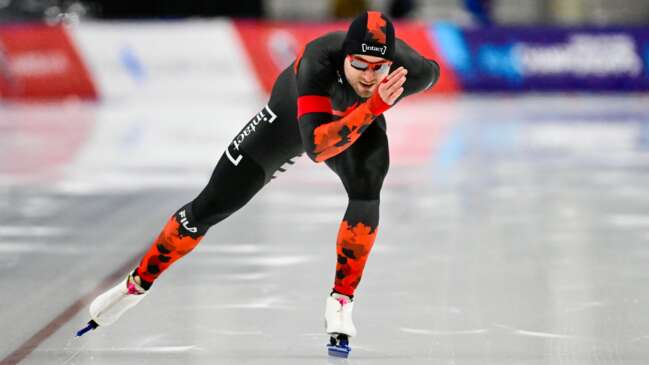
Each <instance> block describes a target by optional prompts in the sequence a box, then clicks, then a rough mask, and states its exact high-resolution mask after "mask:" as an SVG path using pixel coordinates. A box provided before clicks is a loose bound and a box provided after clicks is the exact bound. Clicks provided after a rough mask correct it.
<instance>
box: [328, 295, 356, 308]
mask: <svg viewBox="0 0 649 365" xmlns="http://www.w3.org/2000/svg"><path fill="white" fill-rule="evenodd" d="M332 296H333V297H334V299H336V300H337V301H338V303H340V305H341V306H343V305H345V304H348V303H351V300H349V297H348V296H346V295H342V294H334V295H332Z"/></svg>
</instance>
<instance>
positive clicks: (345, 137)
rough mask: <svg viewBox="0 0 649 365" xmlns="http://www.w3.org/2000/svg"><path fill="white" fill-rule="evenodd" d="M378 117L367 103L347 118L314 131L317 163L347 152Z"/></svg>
mask: <svg viewBox="0 0 649 365" xmlns="http://www.w3.org/2000/svg"><path fill="white" fill-rule="evenodd" d="M375 117H376V116H375V115H374V114H372V112H371V111H370V109H369V106H368V105H367V103H363V104H361V105H359V106H358V107H357V108H356V109H354V110H353V111H351V112H350V113H349V114H348V115H347V116H346V117H344V118H342V119H340V120H337V121H334V122H331V123H326V124H323V125H321V126H319V127H317V128H316V129H315V130H314V131H313V144H314V146H315V148H314V151H313V152H314V153H315V155H316V158H315V160H316V162H322V161H325V160H328V159H329V158H331V157H333V156H336V155H337V154H339V153H341V152H343V151H344V150H346V149H347V148H348V147H349V146H350V145H351V144H353V143H354V142H355V141H356V140H357V139H358V138H359V137H360V136H361V134H362V133H363V131H364V130H365V128H367V126H369V125H370V124H371V123H372V121H373V120H374V118H375Z"/></svg>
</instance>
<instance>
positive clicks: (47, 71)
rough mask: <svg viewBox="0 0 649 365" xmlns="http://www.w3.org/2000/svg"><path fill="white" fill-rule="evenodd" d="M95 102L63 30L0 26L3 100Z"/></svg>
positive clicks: (39, 26) (78, 60)
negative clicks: (72, 99)
mask: <svg viewBox="0 0 649 365" xmlns="http://www.w3.org/2000/svg"><path fill="white" fill-rule="evenodd" d="M67 97H78V98H82V99H96V97H97V94H96V91H95V88H94V86H93V83H92V81H91V79H90V76H89V74H88V72H87V70H86V68H85V66H84V65H83V63H82V61H81V59H80V57H79V55H78V53H77V51H76V50H75V48H74V45H73V43H72V42H71V41H70V39H69V38H68V36H67V34H66V33H65V30H64V29H63V27H61V26H54V27H52V26H46V25H41V24H30V25H7V26H0V98H3V99H62V98H67Z"/></svg>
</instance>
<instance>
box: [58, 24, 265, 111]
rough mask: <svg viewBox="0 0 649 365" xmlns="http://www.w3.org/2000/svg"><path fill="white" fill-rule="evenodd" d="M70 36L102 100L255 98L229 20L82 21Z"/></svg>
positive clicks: (250, 75) (252, 82) (254, 84)
mask: <svg viewBox="0 0 649 365" xmlns="http://www.w3.org/2000/svg"><path fill="white" fill-rule="evenodd" d="M69 34H70V35H71V36H72V37H73V38H74V39H75V41H76V42H75V43H76V44H77V46H78V48H79V52H80V53H81V55H82V57H83V59H84V60H85V62H86V64H87V67H88V68H89V69H90V73H91V75H92V77H93V78H94V81H95V84H96V87H97V89H98V94H99V96H100V98H101V99H102V100H104V101H108V102H111V101H114V100H116V99H117V100H124V99H126V100H138V101H144V102H147V101H150V102H152V103H161V102H165V101H178V100H183V99H204V98H206V99H211V98H216V97H219V98H227V99H228V100H232V101H236V100H240V98H249V97H250V96H251V95H258V94H259V88H258V86H257V81H256V80H255V79H254V74H253V73H252V72H251V69H250V67H249V63H248V59H247V56H246V55H245V51H244V50H243V48H242V46H241V44H240V42H239V37H238V35H237V34H236V30H235V29H234V27H233V25H232V23H231V22H230V21H229V20H225V19H215V20H194V21H165V22H138V23H132V22H102V23H98V22H84V23H81V24H79V25H76V26H74V27H70V28H69Z"/></svg>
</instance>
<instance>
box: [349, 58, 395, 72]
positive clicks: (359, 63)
mask: <svg viewBox="0 0 649 365" xmlns="http://www.w3.org/2000/svg"><path fill="white" fill-rule="evenodd" d="M347 58H349V64H350V65H351V66H352V67H353V68H355V69H357V70H358V71H365V70H367V69H368V68H369V69H371V70H372V71H374V72H376V73H386V72H388V71H389V70H390V66H392V62H391V61H388V60H385V61H378V62H370V61H367V60H365V59H362V58H360V57H356V56H354V55H351V54H350V55H348V56H347Z"/></svg>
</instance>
